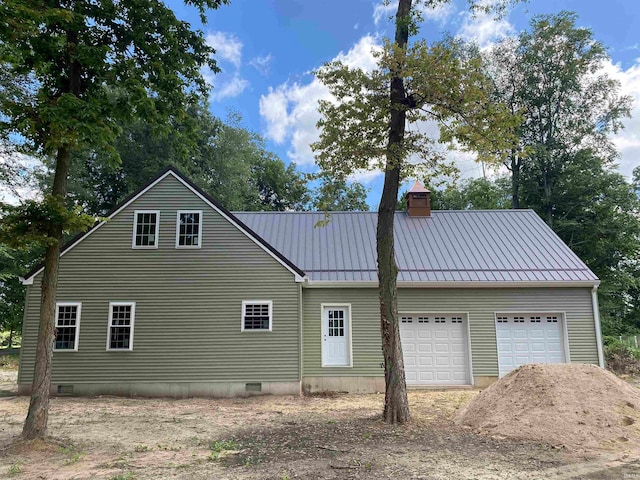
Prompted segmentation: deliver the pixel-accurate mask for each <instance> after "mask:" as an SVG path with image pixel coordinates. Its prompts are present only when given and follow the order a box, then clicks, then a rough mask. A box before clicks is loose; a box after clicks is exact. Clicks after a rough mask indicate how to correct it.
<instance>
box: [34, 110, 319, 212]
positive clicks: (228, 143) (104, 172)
mask: <svg viewBox="0 0 640 480" xmlns="http://www.w3.org/2000/svg"><path fill="white" fill-rule="evenodd" d="M185 108H186V109H187V115H186V116H184V117H182V118H170V119H168V122H167V124H166V126H162V128H159V126H158V125H153V126H152V125H149V124H148V123H147V122H146V121H144V120H143V119H137V120H135V121H133V122H125V123H123V124H122V125H120V132H121V133H120V134H119V135H118V136H117V138H116V139H115V141H114V148H115V150H116V152H117V154H118V155H119V157H120V162H119V163H118V164H116V165H114V164H112V163H110V162H109V153H108V152H104V150H100V149H96V148H85V149H83V150H78V151H76V152H75V153H74V155H73V159H72V164H71V173H72V174H71V176H70V180H69V195H68V201H69V204H70V205H71V204H79V205H82V207H83V209H84V211H85V212H86V213H89V214H91V215H104V214H106V213H107V212H108V211H109V210H111V209H112V208H113V207H114V206H115V205H117V204H118V203H119V202H120V201H121V200H122V199H123V198H125V197H126V196H127V195H129V194H130V193H132V192H134V191H135V190H137V189H139V188H141V187H143V186H144V185H145V184H146V183H147V182H148V181H149V179H150V178H152V177H153V176H155V175H156V174H157V173H158V172H159V171H160V170H162V169H163V168H165V167H166V166H168V165H173V166H175V167H178V168H179V169H180V170H181V171H182V172H184V173H185V174H186V175H188V176H189V178H191V179H192V180H193V181H194V182H195V183H196V184H197V185H198V186H199V187H201V188H202V189H203V190H205V191H206V192H207V193H209V194H210V195H212V196H213V197H214V198H215V199H216V200H218V201H220V203H222V205H224V206H225V207H226V208H228V209H230V210H294V209H301V208H302V206H303V205H304V204H305V203H306V202H307V189H306V182H305V180H304V179H303V178H302V175H301V174H300V173H299V172H298V171H297V170H296V166H295V164H290V165H289V166H286V165H285V164H284V162H282V160H280V159H279V158H278V157H277V156H275V155H274V154H272V153H271V152H269V151H267V149H266V147H265V142H264V139H263V138H262V137H261V136H260V135H258V134H256V133H254V132H251V131H249V130H247V129H246V128H244V127H243V126H242V119H241V118H240V116H239V115H237V114H234V113H232V114H230V115H229V118H228V119H227V120H226V121H222V120H220V119H218V118H215V117H214V116H213V115H212V114H211V112H210V111H209V108H208V105H207V104H206V102H202V101H200V100H198V99H194V101H193V103H191V104H188V105H186V107H185ZM49 181H50V174H49V175H47V176H45V177H44V178H43V179H42V182H41V183H42V186H43V188H44V186H45V185H47V184H48V182H49Z"/></svg>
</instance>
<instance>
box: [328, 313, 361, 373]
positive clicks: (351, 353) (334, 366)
mask: <svg viewBox="0 0 640 480" xmlns="http://www.w3.org/2000/svg"><path fill="white" fill-rule="evenodd" d="M334 307H335V308H346V309H347V310H348V312H349V313H348V315H347V318H348V327H349V328H348V329H347V335H348V336H349V343H348V346H349V364H348V365H326V364H325V363H324V336H325V335H326V334H327V324H326V322H325V318H324V310H325V309H326V308H334ZM320 319H321V322H320V323H321V326H322V328H321V329H320V330H321V333H320V346H321V349H320V361H321V364H322V367H323V368H353V335H351V329H352V322H351V304H350V303H321V304H320Z"/></svg>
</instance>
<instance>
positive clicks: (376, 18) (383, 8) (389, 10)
mask: <svg viewBox="0 0 640 480" xmlns="http://www.w3.org/2000/svg"><path fill="white" fill-rule="evenodd" d="M396 8H397V7H396V6H395V5H393V4H392V3H391V2H389V3H388V4H386V5H385V4H384V3H378V4H377V5H376V6H375V7H373V23H375V24H376V25H378V24H379V23H380V21H381V20H382V19H387V18H389V17H390V16H391V15H392V14H393V13H394V12H395V10H396Z"/></svg>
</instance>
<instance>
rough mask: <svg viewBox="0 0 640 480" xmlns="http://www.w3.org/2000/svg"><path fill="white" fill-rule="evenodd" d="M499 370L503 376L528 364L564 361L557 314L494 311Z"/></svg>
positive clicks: (561, 333) (561, 332) (562, 341)
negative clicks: (495, 312)
mask: <svg viewBox="0 0 640 480" xmlns="http://www.w3.org/2000/svg"><path fill="white" fill-rule="evenodd" d="M496 338H497V342H498V373H499V374H500V377H504V376H505V375H506V374H507V373H509V372H510V371H511V370H515V369H516V368H518V367H519V366H521V365H525V364H527V363H564V362H566V361H567V355H566V353H565V351H566V350H565V348H566V347H565V342H564V326H563V324H562V315H560V314H559V313H527V314H525V313H522V314H501V313H498V314H496Z"/></svg>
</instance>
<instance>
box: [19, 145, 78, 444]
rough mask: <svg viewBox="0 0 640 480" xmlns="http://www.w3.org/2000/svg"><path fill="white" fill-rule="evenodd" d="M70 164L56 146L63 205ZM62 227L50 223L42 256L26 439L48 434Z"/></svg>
mask: <svg viewBox="0 0 640 480" xmlns="http://www.w3.org/2000/svg"><path fill="white" fill-rule="evenodd" d="M70 166H71V150H70V149H69V148H68V147H67V146H63V147H60V148H59V149H58V153H57V157H56V172H55V177H54V180H53V189H52V194H53V196H54V198H55V199H56V200H57V201H59V202H61V204H62V205H64V198H65V196H66V193H67V177H68V176H69V170H70ZM62 232H63V226H62V225H60V224H57V223H51V225H50V226H49V235H48V236H49V238H50V239H51V240H52V242H51V245H49V246H48V247H47V250H46V253H45V257H44V273H43V276H42V287H41V288H42V295H41V302H40V320H39V328H38V344H37V346H36V364H35V367H34V372H33V384H32V386H31V401H30V403H29V412H28V413H27V419H26V420H25V422H24V427H23V429H22V436H23V438H24V439H25V440H32V439H34V438H42V437H44V436H45V435H46V434H47V422H48V420H49V393H50V388H51V360H52V357H53V341H54V340H55V318H54V317H55V312H56V291H57V289H58V265H59V261H60V245H61V244H62Z"/></svg>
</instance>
